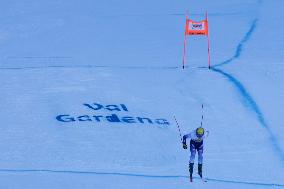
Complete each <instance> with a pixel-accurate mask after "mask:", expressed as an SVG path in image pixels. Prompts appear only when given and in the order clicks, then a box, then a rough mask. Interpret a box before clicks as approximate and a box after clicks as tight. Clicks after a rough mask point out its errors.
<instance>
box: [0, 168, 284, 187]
mask: <svg viewBox="0 0 284 189" xmlns="http://www.w3.org/2000/svg"><path fill="white" fill-rule="evenodd" d="M9 172H10V173H59V174H89V175H112V176H126V177H142V178H153V179H168V178H173V179H188V176H186V175H150V174H149V175H148V174H142V173H120V172H97V171H73V170H52V169H0V173H9ZM194 179H200V178H199V177H194ZM206 180H208V181H212V182H221V183H230V184H244V185H255V186H266V187H275V186H277V187H283V188H284V184H276V183H261V182H249V181H234V180H226V179H216V178H206Z"/></svg>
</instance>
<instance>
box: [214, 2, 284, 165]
mask: <svg viewBox="0 0 284 189" xmlns="http://www.w3.org/2000/svg"><path fill="white" fill-rule="evenodd" d="M258 4H259V5H260V4H262V0H259V1H258ZM257 22H258V19H257V18H255V19H254V20H253V21H252V24H251V26H250V28H249V30H248V31H247V33H246V34H245V36H244V37H243V39H242V40H241V41H240V43H239V44H238V45H237V48H236V51H235V54H234V55H233V56H232V57H231V58H229V59H228V60H226V61H224V62H222V63H220V64H217V65H215V66H213V67H212V69H211V70H212V71H214V72H217V73H219V74H221V75H223V76H224V77H225V78H226V79H227V80H228V81H229V82H231V83H232V84H233V85H234V86H235V88H236V89H237V91H238V92H239V93H240V94H241V96H242V101H243V104H244V105H245V106H246V107H247V108H249V109H251V110H252V111H253V112H254V113H255V115H256V117H257V120H258V121H259V123H260V124H261V125H262V126H263V127H264V128H266V130H267V132H268V134H269V137H270V141H271V142H272V146H273V148H274V150H275V152H276V153H277V154H278V155H279V157H280V158H281V161H282V163H283V162H284V153H283V151H282V149H281V146H280V145H279V143H278V140H277V138H276V137H275V136H274V134H273V133H272V131H271V129H270V128H269V127H268V124H267V122H266V121H265V119H264V115H263V113H262V112H261V110H260V108H259V107H258V105H257V103H256V102H255V100H254V99H253V98H252V96H251V95H250V94H249V92H248V91H247V90H246V88H245V87H244V86H243V85H242V83H241V82H240V81H238V80H237V79H236V78H235V77H233V76H232V75H230V74H228V73H226V72H224V71H222V70H221V69H217V68H216V67H220V66H224V65H226V64H229V63H231V62H233V61H234V60H235V59H238V58H239V57H240V56H241V53H242V51H243V47H244V45H245V44H246V43H247V42H248V41H249V39H250V38H251V36H252V34H253V33H254V31H255V29H256V27H257Z"/></svg>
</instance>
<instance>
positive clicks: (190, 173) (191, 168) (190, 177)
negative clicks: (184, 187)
mask: <svg viewBox="0 0 284 189" xmlns="http://www.w3.org/2000/svg"><path fill="white" fill-rule="evenodd" d="M192 173H193V163H189V180H190V182H192Z"/></svg>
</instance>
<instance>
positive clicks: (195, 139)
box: [182, 127, 209, 182]
mask: <svg viewBox="0 0 284 189" xmlns="http://www.w3.org/2000/svg"><path fill="white" fill-rule="evenodd" d="M208 135H209V131H206V135H205V131H204V128H202V127H198V128H197V129H195V130H194V131H192V132H190V133H189V134H186V135H184V136H183V141H182V143H183V148H184V149H187V144H186V139H190V153H191V154H190V160H189V173H190V182H192V173H193V165H194V159H195V153H196V151H197V152H198V174H199V176H200V178H201V179H202V180H203V177H202V163H203V139H204V138H206V137H207V136H208Z"/></svg>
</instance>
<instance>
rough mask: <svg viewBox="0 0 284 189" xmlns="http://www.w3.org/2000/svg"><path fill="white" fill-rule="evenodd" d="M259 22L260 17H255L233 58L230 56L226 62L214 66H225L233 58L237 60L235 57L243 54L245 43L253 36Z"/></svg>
mask: <svg viewBox="0 0 284 189" xmlns="http://www.w3.org/2000/svg"><path fill="white" fill-rule="evenodd" d="M257 22H258V19H254V20H253V22H252V24H251V26H250V29H249V30H248V32H247V33H246V34H245V36H244V38H243V39H242V40H241V42H240V43H239V44H238V46H237V48H236V51H235V54H234V55H233V56H232V57H231V58H229V59H228V60H225V61H224V62H222V63H220V64H217V65H214V66H213V67H218V66H223V65H226V64H229V63H231V62H232V61H233V60H235V59H237V58H239V57H240V56H241V53H242V51H243V47H244V45H245V43H246V42H247V41H248V40H249V39H250V38H251V36H252V34H253V32H254V31H255V29H256V27H257Z"/></svg>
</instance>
